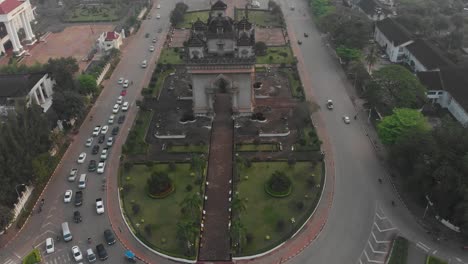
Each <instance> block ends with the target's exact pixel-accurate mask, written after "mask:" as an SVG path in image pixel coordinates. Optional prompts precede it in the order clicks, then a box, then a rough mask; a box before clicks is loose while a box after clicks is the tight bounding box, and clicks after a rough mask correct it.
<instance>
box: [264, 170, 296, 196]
mask: <svg viewBox="0 0 468 264" xmlns="http://www.w3.org/2000/svg"><path fill="white" fill-rule="evenodd" d="M291 185H292V182H291V179H290V178H289V177H288V176H287V175H286V174H285V173H284V172H282V171H275V172H273V174H272V175H271V177H270V179H269V180H268V187H269V188H270V189H271V190H272V191H273V192H275V193H285V192H286V191H288V190H289V188H291Z"/></svg>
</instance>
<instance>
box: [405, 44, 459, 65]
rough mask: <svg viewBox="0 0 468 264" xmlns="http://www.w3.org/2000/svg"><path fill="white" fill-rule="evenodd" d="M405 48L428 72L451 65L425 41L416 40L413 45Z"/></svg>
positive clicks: (437, 50)
mask: <svg viewBox="0 0 468 264" xmlns="http://www.w3.org/2000/svg"><path fill="white" fill-rule="evenodd" d="M406 48H407V49H408V50H409V51H410V52H411V54H412V55H413V56H414V57H416V59H417V60H418V61H419V62H420V63H422V64H423V65H424V67H426V69H428V70H435V69H439V68H441V67H445V66H451V65H453V63H452V62H451V61H450V60H449V59H447V58H446V57H444V56H443V55H442V53H441V52H440V50H439V49H438V48H436V47H435V46H434V45H432V44H431V43H429V41H427V40H424V39H416V40H415V41H414V42H413V43H411V44H409V45H408V46H406Z"/></svg>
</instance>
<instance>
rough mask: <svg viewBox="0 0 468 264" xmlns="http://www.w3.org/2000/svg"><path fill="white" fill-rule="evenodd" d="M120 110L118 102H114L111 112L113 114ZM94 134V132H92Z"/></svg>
mask: <svg viewBox="0 0 468 264" xmlns="http://www.w3.org/2000/svg"><path fill="white" fill-rule="evenodd" d="M119 110H120V105H119V104H115V105H114V108H112V113H114V114H117V113H118V112H119ZM93 135H94V134H93Z"/></svg>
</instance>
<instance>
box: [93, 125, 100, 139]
mask: <svg viewBox="0 0 468 264" xmlns="http://www.w3.org/2000/svg"><path fill="white" fill-rule="evenodd" d="M100 132H101V126H96V127H95V128H94V130H93V136H95V137H97V136H99V133H100Z"/></svg>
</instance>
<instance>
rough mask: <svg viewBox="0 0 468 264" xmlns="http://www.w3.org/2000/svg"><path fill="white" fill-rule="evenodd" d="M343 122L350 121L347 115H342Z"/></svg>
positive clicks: (347, 122)
mask: <svg viewBox="0 0 468 264" xmlns="http://www.w3.org/2000/svg"><path fill="white" fill-rule="evenodd" d="M343 122H345V124H349V123H351V120H350V119H349V116H343Z"/></svg>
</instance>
